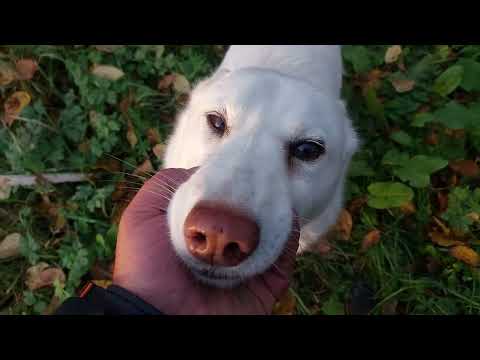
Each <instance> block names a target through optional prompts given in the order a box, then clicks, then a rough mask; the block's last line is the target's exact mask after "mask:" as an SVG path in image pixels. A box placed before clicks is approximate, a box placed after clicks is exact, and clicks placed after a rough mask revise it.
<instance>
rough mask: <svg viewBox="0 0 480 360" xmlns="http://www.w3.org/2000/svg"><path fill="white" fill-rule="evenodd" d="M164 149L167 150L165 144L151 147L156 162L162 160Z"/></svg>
mask: <svg viewBox="0 0 480 360" xmlns="http://www.w3.org/2000/svg"><path fill="white" fill-rule="evenodd" d="M166 148H167V145H165V144H157V145H155V146H154V147H153V149H152V151H153V153H154V154H155V156H156V157H157V159H158V160H162V159H163V155H164V154H165V150H166Z"/></svg>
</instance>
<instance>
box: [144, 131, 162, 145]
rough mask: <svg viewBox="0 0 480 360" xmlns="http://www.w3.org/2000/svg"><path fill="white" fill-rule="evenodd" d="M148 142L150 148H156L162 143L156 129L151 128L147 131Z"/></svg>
mask: <svg viewBox="0 0 480 360" xmlns="http://www.w3.org/2000/svg"><path fill="white" fill-rule="evenodd" d="M147 140H148V142H149V144H150V146H154V145H156V144H159V143H161V142H162V139H161V137H160V133H159V132H158V130H157V129H154V128H150V129H148V130H147Z"/></svg>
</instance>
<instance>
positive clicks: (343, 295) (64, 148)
mask: <svg viewBox="0 0 480 360" xmlns="http://www.w3.org/2000/svg"><path fill="white" fill-rule="evenodd" d="M225 49H226V47H223V46H218V45H208V46H161V45H155V46H152V45H149V46H138V45H137V46H133V45H132V46H123V47H120V48H118V49H116V50H114V51H113V52H110V51H111V49H105V48H96V47H94V46H86V45H76V46H50V45H48V46H47V45H38V46H15V45H4V46H0V75H1V76H3V78H2V77H1V76H0V105H1V106H2V108H5V107H6V106H7V107H8V104H10V106H12V105H11V104H12V102H11V99H12V97H14V96H15V95H14V93H16V92H17V96H18V92H24V93H27V94H28V95H29V97H30V101H29V102H28V104H23V105H25V107H24V108H23V109H22V111H21V113H20V117H19V118H18V119H17V120H15V121H14V122H13V124H12V126H10V127H7V126H3V125H0V175H6V174H39V173H64V172H74V173H89V174H93V176H92V177H91V179H90V181H88V182H85V183H82V184H57V185H52V184H48V183H41V184H39V185H37V186H35V187H31V188H20V187H18V188H13V189H11V194H10V195H9V196H8V197H6V196H3V200H0V241H1V239H3V238H4V237H6V236H7V235H9V234H12V233H19V234H20V235H21V247H20V254H18V256H16V257H13V258H11V257H8V258H4V259H0V313H3V314H43V313H49V312H50V311H51V309H52V307H51V306H53V305H55V304H54V303H52V299H60V300H62V299H64V298H66V297H67V296H70V295H71V294H74V293H75V291H76V289H78V287H79V286H80V285H81V283H82V281H84V280H86V279H103V278H105V277H106V275H104V274H105V273H108V267H109V264H110V263H111V260H112V258H113V254H114V248H115V237H116V231H117V222H116V220H118V213H119V211H121V209H122V207H123V206H124V204H125V201H124V200H125V199H126V198H128V195H129V194H127V193H125V192H122V191H121V190H120V187H121V186H120V184H121V183H122V181H124V180H125V178H126V177H125V174H122V173H131V172H132V171H133V170H134V168H132V167H129V166H127V165H126V163H129V164H132V165H133V167H138V166H140V165H141V164H144V165H145V161H146V160H147V159H148V160H150V161H151V163H152V166H153V167H154V168H157V167H159V166H160V165H161V162H160V160H159V157H158V156H157V155H156V154H155V152H158V151H160V150H161V147H155V145H157V144H162V143H164V142H165V140H166V138H167V137H168V135H169V133H170V132H171V129H172V125H173V123H172V120H173V119H174V116H175V114H176V112H178V111H179V110H180V109H181V108H182V106H184V104H185V102H186V100H187V96H186V95H185V94H184V91H183V90H182V86H181V83H179V80H178V79H181V78H182V77H181V76H184V77H185V79H186V80H187V83H189V84H191V85H192V84H194V83H195V82H196V81H198V80H199V79H201V78H202V77H204V76H206V75H208V74H209V73H210V72H211V71H212V70H213V69H214V68H215V66H217V65H218V64H219V62H220V61H221V59H222V57H223V54H224V51H225ZM395 49H396V50H398V48H392V46H390V45H385V46H370V45H368V46H366V45H355V46H345V47H344V48H343V55H344V61H345V69H346V75H345V86H344V97H345V98H346V100H347V102H348V104H349V108H350V113H351V117H352V119H353V120H354V123H355V127H356V129H357V130H358V132H359V134H360V136H361V138H362V141H363V147H362V150H361V151H360V152H359V154H357V155H356V156H355V158H354V160H353V163H352V167H351V170H350V176H349V180H348V183H347V195H346V201H347V202H346V209H347V210H348V211H349V214H350V215H351V217H352V222H353V228H352V229H351V233H350V234H349V235H348V236H347V239H346V240H345V239H344V240H343V241H342V240H337V241H334V240H332V244H331V245H332V249H331V250H330V251H328V253H327V254H324V255H319V254H309V255H306V256H304V257H301V258H299V259H298V261H297V269H296V272H295V282H294V285H293V287H292V289H291V294H292V295H293V297H294V298H295V304H296V309H295V311H296V313H297V314H306V315H307V314H343V313H345V308H346V306H345V304H348V302H349V298H350V293H351V289H352V287H353V286H354V285H355V284H357V283H358V282H359V281H362V282H365V283H367V284H368V286H369V287H370V288H371V289H372V290H373V292H374V298H375V304H376V305H375V306H374V308H373V309H371V313H372V314H391V313H394V314H438V315H445V314H478V313H480V276H479V269H478V265H479V262H480V261H479V259H478V255H477V252H478V250H480V247H479V244H480V243H479V239H478V234H479V228H480V227H479V223H478V214H480V192H479V191H476V189H477V188H478V184H479V176H480V175H479V173H478V161H479V160H480V157H479V152H480V99H479V94H480V62H479V61H478V60H479V57H480V46H478V45H468V46H467V45H403V46H402V48H401V49H402V52H401V54H399V52H398V51H397V54H395ZM106 50H107V51H106ZM387 52H388V53H389V55H394V56H393V57H394V59H392V60H393V61H391V62H390V63H386V61H385V59H386V54H387ZM395 57H397V58H396V59H395ZM20 59H27V60H31V59H33V60H35V61H36V62H37V63H38V65H39V66H38V69H37V70H36V72H35V73H34V75H33V77H31V76H30V77H31V78H30V77H29V76H26V77H24V78H23V80H22V79H18V75H17V79H16V80H15V79H13V80H11V81H7V80H4V79H5V74H7V72H8V69H14V68H15V64H16V62H17V61H18V60H20ZM30 64H31V63H30ZM94 64H103V65H110V66H114V67H115V68H116V69H121V71H122V73H123V76H122V77H121V78H120V79H118V80H115V81H113V80H108V79H104V78H101V77H99V76H95V75H94V74H92V66H93V65H94ZM17 66H18V65H17ZM17 70H18V69H17ZM10 71H11V70H10ZM109 71H110V72H111V71H112V69H110V70H109ZM169 74H178V76H177V78H176V79H177V80H176V82H175V83H174V84H168V82H166V80H168V79H170V80H173V78H172V77H168V75H169ZM107 75H109V76H112V73H110V74H107ZM180 75H181V76H180ZM166 76H167V77H166ZM160 79H163V82H161V84H160V88H159V80H160ZM184 86H185V84H184V85H183V87H184ZM13 104H14V105H15V103H13ZM20 105H21V104H20ZM16 106H17V108H18V106H19V103H18V102H17V103H16ZM116 158H118V159H121V161H118V160H116ZM3 190H5V189H3ZM1 192H2V185H1V184H0V194H1ZM362 199H363V200H362ZM447 202H448V205H446V204H447ZM354 204H357V205H358V204H360V205H358V206H356V208H355V206H353V205H354ZM407 205H408V206H407ZM408 209H410V210H408ZM373 230H379V231H380V232H381V237H380V241H379V242H378V243H377V244H375V245H373V246H370V247H369V248H368V250H366V251H361V248H362V244H364V242H365V241H366V240H365V238H366V236H367V235H368V234H369V233H371V232H372V231H373ZM432 234H436V235H437V237H436V238H438V237H440V236H441V237H442V239H444V241H443V242H442V241H440V242H439V241H436V242H434V241H432V237H431V235H432ZM434 239H435V238H434ZM445 239H446V240H448V241H450V242H448V241H446V240H445ZM459 244H461V245H462V246H463V247H462V248H461V249H458V246H459ZM364 245H365V244H364ZM454 249H456V250H454ZM465 249H467V250H465ZM41 262H44V263H47V264H48V265H49V266H51V267H54V268H58V269H61V270H62V271H63V272H64V274H65V275H66V279H65V281H58V282H56V283H55V284H53V285H52V286H49V287H45V288H42V289H38V290H31V289H29V288H28V286H27V285H26V283H25V281H26V280H27V278H28V275H27V270H28V269H29V268H31V267H32V266H34V265H37V264H38V263H41ZM49 305H51V306H49Z"/></svg>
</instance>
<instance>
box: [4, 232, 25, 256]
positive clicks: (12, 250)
mask: <svg viewBox="0 0 480 360" xmlns="http://www.w3.org/2000/svg"><path fill="white" fill-rule="evenodd" d="M21 240H22V235H20V234H18V233H14V234H10V235H7V236H6V237H5V238H4V239H3V241H2V242H0V259H8V258H11V257H15V256H18V255H20V242H21Z"/></svg>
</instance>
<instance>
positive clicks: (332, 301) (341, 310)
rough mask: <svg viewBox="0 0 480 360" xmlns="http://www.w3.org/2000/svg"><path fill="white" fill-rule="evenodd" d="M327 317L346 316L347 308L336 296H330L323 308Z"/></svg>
mask: <svg viewBox="0 0 480 360" xmlns="http://www.w3.org/2000/svg"><path fill="white" fill-rule="evenodd" d="M322 312H323V313H324V314H325V315H345V307H344V305H343V304H342V303H341V302H340V301H339V300H338V298H337V297H336V296H330V298H329V299H328V301H326V302H325V303H324V304H323V306H322Z"/></svg>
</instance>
